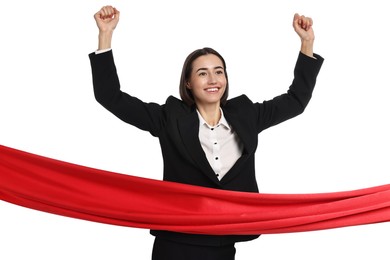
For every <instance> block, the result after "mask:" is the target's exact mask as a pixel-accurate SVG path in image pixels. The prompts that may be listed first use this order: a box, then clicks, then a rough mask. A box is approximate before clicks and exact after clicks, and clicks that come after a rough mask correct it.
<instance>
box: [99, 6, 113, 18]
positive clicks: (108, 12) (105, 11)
mask: <svg viewBox="0 0 390 260" xmlns="http://www.w3.org/2000/svg"><path fill="white" fill-rule="evenodd" d="M101 11H102V16H101V18H103V19H107V18H112V16H113V15H114V13H115V12H114V8H113V7H112V6H110V5H107V6H104V7H103V8H102V9H101Z"/></svg>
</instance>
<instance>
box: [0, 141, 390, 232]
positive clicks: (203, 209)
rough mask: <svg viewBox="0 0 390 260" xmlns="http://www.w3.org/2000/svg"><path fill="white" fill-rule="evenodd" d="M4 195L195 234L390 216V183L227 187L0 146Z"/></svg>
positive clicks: (98, 218)
mask: <svg viewBox="0 0 390 260" xmlns="http://www.w3.org/2000/svg"><path fill="white" fill-rule="evenodd" d="M0 199H2V200H4V201H7V202H10V203H13V204H17V205H20V206H24V207H28V208H31V209H36V210H40V211H44V212H49V213H54V214H58V215H63V216H68V217H73V218H79V219H84V220H90V221H95V222H101V223H107V224H113V225H121V226H128V227H135V228H147V229H158V230H169V231H177V232H184V233H194V234H214V235H222V234H270V233H287V232H301V231H311V230H322V229H330V228H338V227H346V226H353V225H363V224H371V223H378V222H385V221H389V220H390V185H382V186H376V187H371V188H366V189H360V190H354V191H344V192H333V193H318V194H258V193H249V192H248V193H247V192H235V191H224V190H218V189H210V188H204V187H199V186H192V185H185V184H180V183H173V182H167V181H159V180H152V179H146V178H141V177H135V176H130V175H125V174H119V173H114V172H109V171H103V170H99V169H94V168H89V167H85V166H80V165H76V164H71V163H67V162H63V161H59V160H54V159H50V158H47V157H42V156H39V155H35V154H31V153H27V152H23V151H20V150H16V149H12V148H9V147H5V146H0Z"/></svg>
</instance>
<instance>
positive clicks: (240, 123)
mask: <svg viewBox="0 0 390 260" xmlns="http://www.w3.org/2000/svg"><path fill="white" fill-rule="evenodd" d="M223 113H224V116H225V118H226V120H227V121H228V122H229V124H230V125H231V127H232V128H233V130H234V131H235V132H236V134H237V136H238V137H239V139H240V140H241V142H242V143H243V145H244V150H243V152H242V155H241V157H240V158H239V159H238V160H237V161H236V163H235V164H234V165H233V166H232V168H230V170H229V171H228V172H227V173H226V175H225V176H224V177H223V178H222V180H221V184H222V185H223V184H225V183H228V182H229V181H230V180H231V179H233V178H234V177H235V176H237V175H238V174H240V173H241V167H242V165H244V164H245V162H246V161H247V159H248V158H250V157H251V156H252V155H253V153H254V152H255V150H256V147H257V139H253V136H257V134H256V133H251V128H250V127H248V126H247V125H246V124H245V120H242V119H240V117H239V116H238V115H236V114H234V113H229V112H228V111H225V110H224V111H223Z"/></svg>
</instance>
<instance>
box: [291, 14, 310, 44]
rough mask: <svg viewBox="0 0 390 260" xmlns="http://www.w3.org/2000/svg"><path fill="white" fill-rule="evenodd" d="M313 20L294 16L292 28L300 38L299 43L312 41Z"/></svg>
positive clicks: (297, 15)
mask: <svg viewBox="0 0 390 260" xmlns="http://www.w3.org/2000/svg"><path fill="white" fill-rule="evenodd" d="M312 26H313V20H312V19H311V18H310V17H305V16H304V15H299V14H295V15H294V21H293V27H294V30H295V32H296V33H297V34H298V35H299V37H300V38H301V41H309V42H312V41H314V31H313V28H312Z"/></svg>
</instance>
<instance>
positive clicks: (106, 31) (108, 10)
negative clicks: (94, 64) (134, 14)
mask: <svg viewBox="0 0 390 260" xmlns="http://www.w3.org/2000/svg"><path fill="white" fill-rule="evenodd" d="M119 14H120V13H119V11H118V10H117V9H116V8H115V7H112V6H110V5H107V6H103V7H102V8H101V9H100V10H99V11H98V12H97V13H96V14H95V15H94V18H95V21H96V24H97V27H98V28H99V46H98V50H104V49H110V48H111V41H112V34H113V32H114V30H115V28H116V26H117V25H118V22H119Z"/></svg>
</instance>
